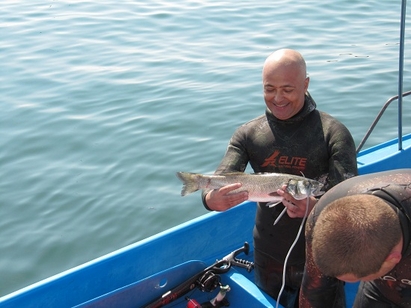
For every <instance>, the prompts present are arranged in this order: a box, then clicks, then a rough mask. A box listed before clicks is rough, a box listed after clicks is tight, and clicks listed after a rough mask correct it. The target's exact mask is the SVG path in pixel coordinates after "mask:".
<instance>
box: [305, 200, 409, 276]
mask: <svg viewBox="0 0 411 308" xmlns="http://www.w3.org/2000/svg"><path fill="white" fill-rule="evenodd" d="M312 236H313V239H312V253H313V258H314V262H315V264H316V265H317V266H318V268H319V269H320V270H321V272H322V273H323V274H325V275H327V276H333V277H337V278H338V279H340V280H344V281H348V282H354V281H358V280H363V281H367V280H374V279H377V278H379V277H381V276H383V275H384V274H386V273H388V272H389V271H390V270H391V269H393V268H394V266H395V265H396V264H397V263H398V262H399V261H400V260H401V250H402V233H401V225H400V221H399V217H398V215H397V213H395V211H394V209H392V208H391V207H390V206H389V205H388V204H387V203H386V202H385V201H383V200H382V199H380V198H378V197H376V196H372V195H353V196H348V197H343V198H340V199H338V200H335V201H334V202H331V203H330V204H329V205H327V206H326V207H325V208H324V209H323V210H322V212H321V213H320V215H319V216H318V219H317V221H316V223H315V226H314V229H313V234H312Z"/></svg>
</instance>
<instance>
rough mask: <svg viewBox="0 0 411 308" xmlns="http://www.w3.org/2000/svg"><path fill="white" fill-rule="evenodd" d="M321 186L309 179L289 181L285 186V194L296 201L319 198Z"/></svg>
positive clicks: (322, 192)
mask: <svg viewBox="0 0 411 308" xmlns="http://www.w3.org/2000/svg"><path fill="white" fill-rule="evenodd" d="M323 186H324V185H323V184H322V183H320V182H318V181H314V180H309V179H304V180H290V181H289V182H288V185H287V192H288V193H289V194H290V195H292V196H293V198H294V199H296V200H302V199H306V198H307V197H309V196H321V195H322V194H324V191H321V189H322V188H323Z"/></svg>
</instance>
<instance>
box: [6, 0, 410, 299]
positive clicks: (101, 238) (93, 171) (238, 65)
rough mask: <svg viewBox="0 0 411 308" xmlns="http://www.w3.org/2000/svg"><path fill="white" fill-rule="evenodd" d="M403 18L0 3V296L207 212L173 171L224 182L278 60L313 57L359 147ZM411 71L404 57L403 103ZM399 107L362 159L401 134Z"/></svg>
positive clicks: (394, 69)
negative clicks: (219, 169)
mask: <svg viewBox="0 0 411 308" xmlns="http://www.w3.org/2000/svg"><path fill="white" fill-rule="evenodd" d="M400 7H401V3H400V1H399V0H396V1H380V0H369V1H352V0H340V1H314V0H302V1H288V0H281V1H268V0H262V1H258V2H256V1H251V0H250V1H237V2H233V1H227V2H225V1H218V2H217V1H194V0H193V1H190V0H181V1H153V0H149V1H84V2H77V1H68V0H66V1H46V2H44V1H42V2H40V1H17V0H16V1H6V2H4V3H2V7H1V11H0V16H1V18H0V63H1V64H0V93H1V96H0V97H1V106H2V111H1V113H0V213H1V219H0V296H1V295H4V294H7V293H9V292H12V291H14V290H16V289H19V288H21V287H24V286H26V285H28V284H31V283H34V282H36V281H38V280H40V279H43V278H46V277H48V276H50V275H53V274H56V273H58V272H60V271H63V270H66V269H68V268H71V267H73V266H76V265H79V264H82V263H84V262H86V261H89V260H91V259H94V258H96V257H99V256H101V255H103V254H106V253H108V252H111V251H113V250H115V249H118V248H121V247H123V246H125V245H128V244H131V243H133V242H135V241H138V240H140V239H143V238H146V237H148V236H150V235H152V234H155V233H157V232H159V231H162V230H165V229H167V228H170V227H172V226H175V225H176V224H179V223H181V222H184V221H187V220H189V219H191V218H194V217H197V216H199V215H202V214H204V213H206V211H205V209H204V208H203V207H202V205H201V204H200V196H199V193H196V194H193V195H190V196H187V197H184V198H182V197H181V196H180V189H181V183H180V182H179V181H178V179H177V178H176V177H175V172H176V171H190V172H201V173H210V172H213V170H214V169H215V168H216V166H217V164H218V162H219V161H220V159H221V157H222V155H223V154H224V151H225V148H226V145H227V142H228V140H229V138H230V136H231V134H232V133H233V131H234V129H235V128H236V127H237V126H239V125H240V124H242V123H243V122H245V121H247V120H249V119H251V118H253V117H255V116H257V115H260V114H261V113H263V112H264V102H263V100H262V87H261V68H262V64H263V62H264V60H265V58H266V56H267V55H268V54H269V53H270V52H272V51H274V50H276V49H279V48H284V47H287V48H294V49H297V50H299V51H300V52H301V53H302V54H303V55H304V56H305V58H306V61H307V65H308V70H309V75H310V77H311V83H310V87H309V90H310V92H311V94H312V96H313V97H314V99H315V100H316V101H317V104H318V107H319V109H321V110H324V111H326V112H329V113H331V114H332V115H334V116H335V117H336V118H338V119H339V120H340V121H342V122H343V123H344V124H345V125H346V126H347V127H348V128H349V129H350V130H351V132H352V134H353V136H354V139H355V141H356V143H357V144H358V143H359V142H360V140H361V139H362V137H363V136H364V134H365V132H366V130H367V129H368V127H369V126H370V124H371V122H372V121H373V119H374V117H375V116H376V114H377V112H378V111H379V110H380V108H381V106H382V105H383V103H384V102H385V101H386V100H387V99H389V98H390V97H391V96H394V95H396V94H397V89H398V86H397V81H398V50H399V46H398V43H399V21H400ZM408 11H410V10H408ZM409 42H410V34H407V36H406V43H407V44H408V43H409ZM406 46H407V45H406ZM410 64H411V51H410V49H409V48H408V50H407V48H406V52H405V70H404V90H410V89H411V72H410V67H411V66H410ZM407 103H408V104H407ZM409 104H410V99H404V107H403V111H404V113H405V116H404V122H405V123H404V124H405V127H404V132H406V133H409V132H411V123H410V121H409V116H410V107H409ZM395 107H396V106H395V104H393V106H391V107H389V108H388V110H387V112H386V114H385V115H384V116H383V118H382V120H381V123H380V124H379V125H378V126H377V129H376V131H375V133H373V134H372V135H371V138H370V140H369V141H368V142H367V144H366V146H365V147H369V146H372V145H375V144H377V143H379V142H382V141H385V140H387V139H391V138H394V137H396V134H397V129H396V122H397V113H396V108H395ZM250 219H252V218H250Z"/></svg>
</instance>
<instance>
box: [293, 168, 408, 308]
mask: <svg viewBox="0 0 411 308" xmlns="http://www.w3.org/2000/svg"><path fill="white" fill-rule="evenodd" d="M410 237H411V169H399V170H393V171H385V172H379V173H374V174H367V175H363V176H358V177H354V178H352V179H349V180H347V181H345V182H343V183H340V184H339V185H337V186H335V187H334V188H332V189H331V190H329V191H328V192H327V193H326V194H325V195H324V196H323V197H322V198H321V200H320V201H319V202H318V203H317V204H316V206H315V207H314V209H313V210H312V212H311V214H310V216H309V218H308V221H307V225H306V241H307V260H306V272H305V273H304V279H303V284H302V288H301V296H300V307H330V308H332V307H345V300H344V289H343V281H346V282H356V281H361V283H360V287H359V289H358V293H357V296H356V298H355V302H354V307H356V308H360V307H361V308H368V307H370V308H371V307H372V308H391V307H404V308H405V307H411V244H410Z"/></svg>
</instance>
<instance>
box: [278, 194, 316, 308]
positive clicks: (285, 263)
mask: <svg viewBox="0 0 411 308" xmlns="http://www.w3.org/2000/svg"><path fill="white" fill-rule="evenodd" d="M308 189H309V192H310V193H309V194H308V196H310V195H311V186H309V187H308ZM309 205H310V197H308V198H307V205H306V207H305V214H304V217H303V220H302V221H301V225H300V228H299V229H298V232H297V236H296V237H295V240H294V242H293V243H292V244H291V247H290V249H289V250H288V252H287V255H286V256H285V260H284V266H283V278H282V284H281V289H280V292H279V293H278V296H277V301H276V304H275V307H276V308H278V305H279V302H280V298H281V295H282V293H283V291H284V287H285V271H286V268H287V261H288V258H289V257H290V254H291V251H292V250H293V249H294V247H295V245H296V244H297V241H298V238H299V237H300V234H301V231H302V230H303V226H304V223H305V220H306V219H307V216H308V207H309Z"/></svg>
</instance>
